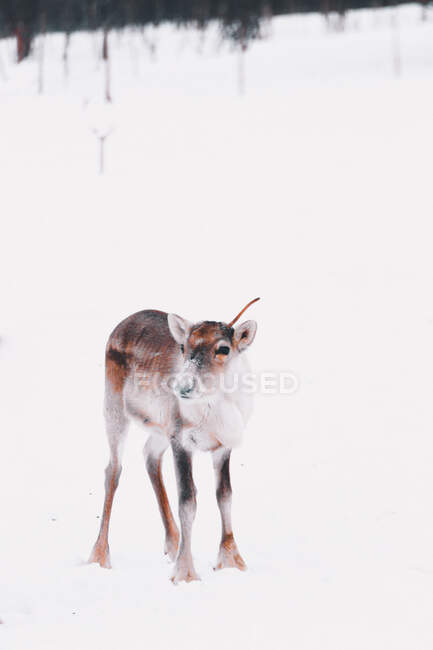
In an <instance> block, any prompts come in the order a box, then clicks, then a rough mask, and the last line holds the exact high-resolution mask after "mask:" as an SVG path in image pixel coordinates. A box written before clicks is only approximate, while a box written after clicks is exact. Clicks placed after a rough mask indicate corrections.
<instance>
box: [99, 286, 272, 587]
mask: <svg viewBox="0 0 433 650" xmlns="http://www.w3.org/2000/svg"><path fill="white" fill-rule="evenodd" d="M256 300H259V299H258V298H256V299H255V300H253V301H251V302H250V303H248V305H247V306H246V307H245V308H244V309H243V310H242V311H241V312H240V313H239V314H238V315H237V316H236V318H234V319H233V320H232V321H231V322H230V323H229V324H225V323H218V322H214V321H202V322H200V323H196V324H192V323H189V322H188V321H186V320H185V319H183V318H181V317H180V316H176V315H175V314H166V313H164V312H161V311H154V310H147V311H141V312H138V313H136V314H133V315H132V316H129V318H127V319H126V320H124V321H122V322H121V323H120V324H119V325H118V326H117V327H116V329H115V330H114V331H113V333H112V334H111V336H110V338H109V339H108V343H107V348H106V367H105V369H106V376H105V420H106V429H107V436H108V443H109V446H110V461H109V464H108V466H107V469H106V471H105V474H106V479H105V501H104V509H103V515H102V520H101V527H100V531H99V535H98V539H97V540H96V543H95V546H94V547H93V551H92V554H91V556H90V559H89V562H98V563H99V564H100V565H101V566H102V567H106V568H110V567H111V564H110V553H109V546H108V528H109V522H110V515H111V508H112V505H113V498H114V493H115V491H116V488H117V485H118V482H119V477H120V473H121V469H122V465H121V458H122V449H123V444H124V440H125V436H126V432H127V428H128V424H129V421H130V420H131V419H135V420H138V421H139V422H140V423H141V424H142V425H143V426H145V427H146V428H147V429H148V431H149V433H150V435H149V438H148V441H147V443H146V445H145V448H144V456H145V461H146V468H147V471H148V473H149V477H150V480H151V482H152V486H153V489H154V491H155V494H156V499H157V501H158V506H159V510H160V512H161V517H162V522H163V524H164V528H165V536H166V537H165V553H166V554H168V556H169V557H170V559H171V560H175V567H174V571H173V575H172V578H171V579H172V581H173V582H174V583H178V582H180V581H182V580H185V581H186V582H189V581H191V580H198V579H199V577H198V575H197V573H196V571H195V569H194V564H193V559H192V555H191V529H192V524H193V521H194V517H195V512H196V488H195V485H194V481H193V477H192V455H193V453H194V451H195V450H197V449H198V450H201V451H210V452H211V453H212V457H213V465H214V469H215V475H216V484H217V488H216V496H217V501H218V506H219V510H220V513H221V521H222V537H221V543H220V549H219V554H218V559H217V563H216V566H215V568H216V569H223V568H225V567H236V568H238V569H241V570H245V569H246V565H245V562H244V561H243V559H242V557H241V555H240V553H239V551H238V548H237V546H236V542H235V540H234V537H233V531H232V524H231V485H230V471H229V462H230V453H231V449H232V448H233V446H235V445H236V444H238V443H239V442H240V439H241V436H242V432H243V429H244V428H245V425H246V422H247V420H248V418H249V416H250V413H251V409H252V395H251V394H250V393H248V392H247V391H245V390H242V389H241V387H240V386H239V384H240V383H241V382H242V377H245V375H246V373H247V372H248V364H247V361H246V359H245V355H244V354H243V353H244V351H245V350H246V349H247V348H248V346H249V345H250V344H251V343H252V342H253V340H254V337H255V334H256V329H257V324H256V322H255V321H246V322H244V323H242V325H239V326H238V327H236V328H233V325H234V323H235V322H236V321H237V320H238V319H239V317H240V316H241V315H242V314H243V312H244V311H245V310H246V309H247V308H248V307H249V306H250V305H251V304H252V303H253V302H255V301H256ZM169 445H171V447H172V450H173V456H174V462H175V470H176V479H177V486H178V495H179V518H180V527H181V534H180V543H179V531H178V528H177V525H176V522H175V520H174V517H173V514H172V511H171V508H170V504H169V502H168V498H167V493H166V491H165V487H164V483H163V480H162V474H161V460H162V456H163V454H164V452H165V450H166V449H167V448H168V446H169Z"/></svg>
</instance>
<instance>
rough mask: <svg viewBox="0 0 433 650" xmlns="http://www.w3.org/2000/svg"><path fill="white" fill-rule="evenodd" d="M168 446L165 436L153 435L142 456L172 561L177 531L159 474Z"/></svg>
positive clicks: (176, 545) (166, 548)
mask: <svg viewBox="0 0 433 650" xmlns="http://www.w3.org/2000/svg"><path fill="white" fill-rule="evenodd" d="M168 446H169V440H168V438H167V437H166V436H163V435H158V434H154V435H151V436H150V437H149V439H148V440H147V442H146V445H145V447H144V450H143V454H144V459H145V462H146V469H147V472H148V474H149V478H150V481H151V483H152V487H153V489H154V491H155V496H156V500H157V502H158V507H159V511H160V513H161V519H162V523H163V525H164V529H165V547H164V552H165V554H166V555H168V557H169V558H170V560H171V561H174V560H175V558H176V554H177V549H178V546H179V530H178V527H177V525H176V522H175V520H174V517H173V513H172V511H171V508H170V503H169V501H168V497H167V492H166V490H165V486H164V481H163V479H162V472H161V464H162V457H163V455H164V452H165V451H166V449H167V447H168Z"/></svg>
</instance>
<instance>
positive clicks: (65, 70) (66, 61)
mask: <svg viewBox="0 0 433 650" xmlns="http://www.w3.org/2000/svg"><path fill="white" fill-rule="evenodd" d="M70 41H71V35H70V33H69V32H66V34H65V46H64V48H63V57H62V58H63V74H64V77H65V81H68V79H69V43H70Z"/></svg>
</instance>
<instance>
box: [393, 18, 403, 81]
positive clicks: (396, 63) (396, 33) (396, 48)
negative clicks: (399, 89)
mask: <svg viewBox="0 0 433 650" xmlns="http://www.w3.org/2000/svg"><path fill="white" fill-rule="evenodd" d="M391 29H392V60H393V69H394V75H395V76H396V77H397V78H399V77H401V74H402V59H401V39H400V30H399V25H398V14H397V9H396V10H395V12H394V13H393V14H392V17H391Z"/></svg>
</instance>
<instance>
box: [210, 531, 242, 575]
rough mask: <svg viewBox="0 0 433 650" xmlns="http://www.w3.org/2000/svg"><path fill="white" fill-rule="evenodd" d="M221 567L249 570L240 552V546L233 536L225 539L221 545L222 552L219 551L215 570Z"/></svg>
mask: <svg viewBox="0 0 433 650" xmlns="http://www.w3.org/2000/svg"><path fill="white" fill-rule="evenodd" d="M221 569H239V570H240V571H246V570H247V565H246V564H245V562H244V560H243V558H242V556H241V554H240V553H239V551H238V547H237V546H236V543H235V541H234V539H233V538H230V539H227V540H225V541H223V542H222V544H221V546H220V552H219V553H218V559H217V562H216V565H215V566H214V571H220V570H221Z"/></svg>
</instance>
